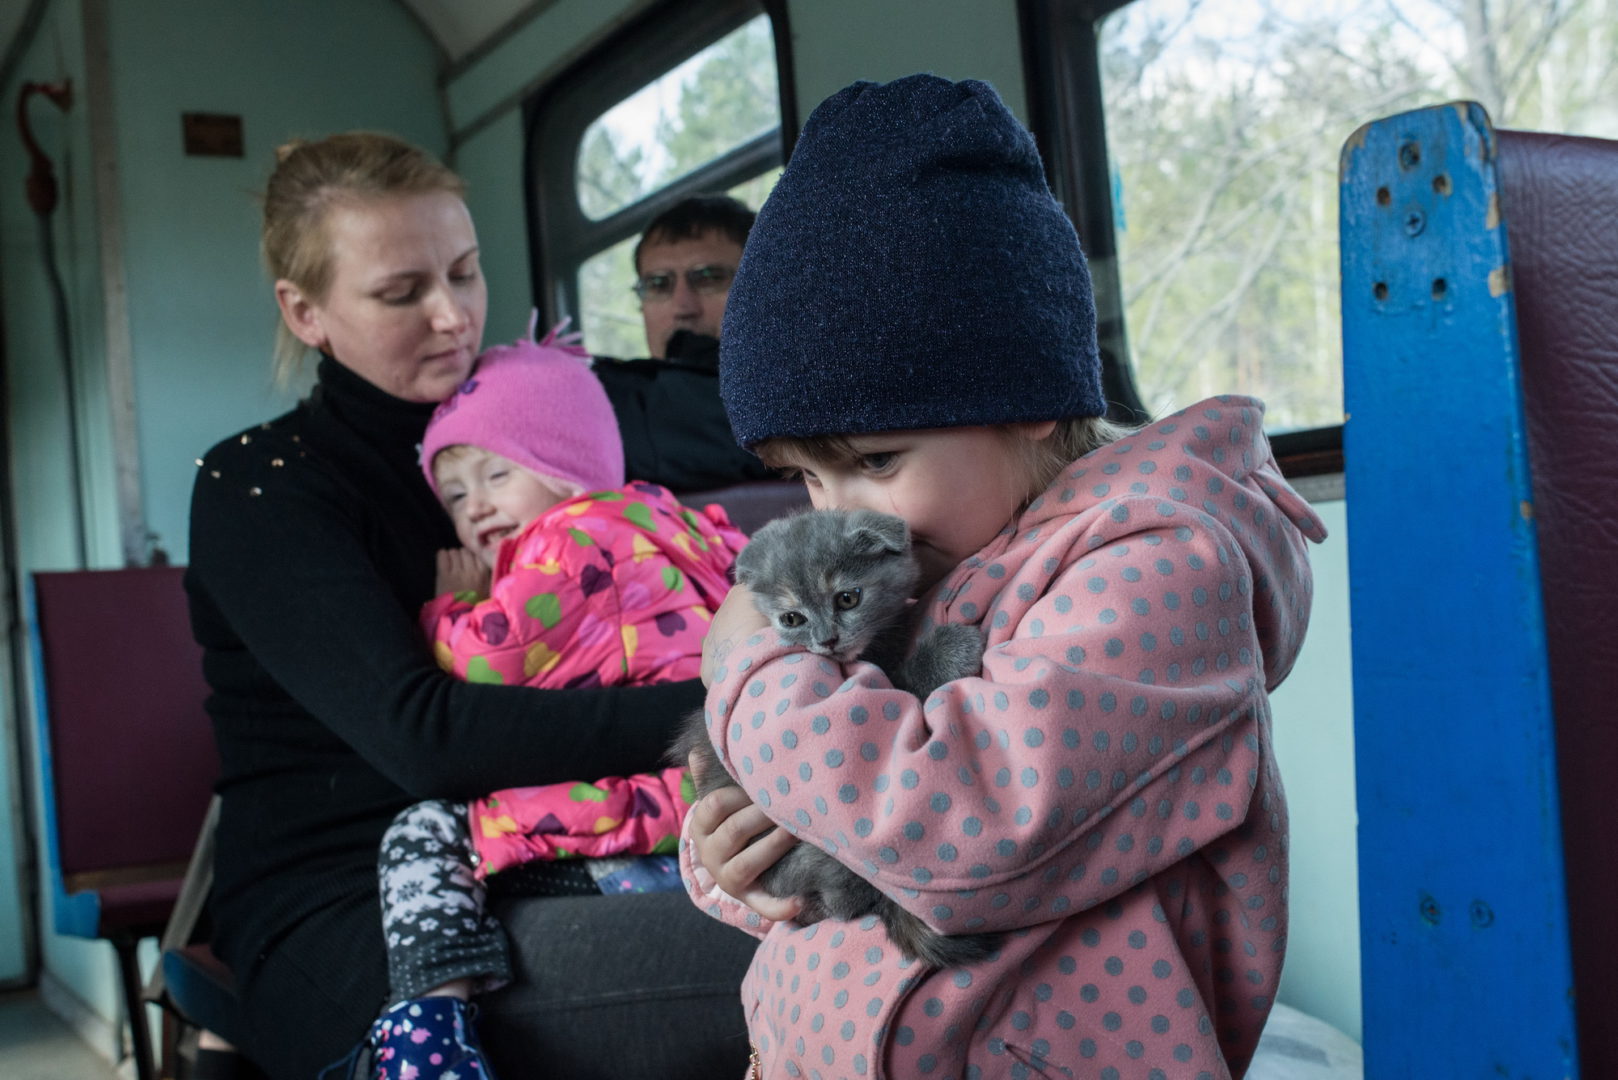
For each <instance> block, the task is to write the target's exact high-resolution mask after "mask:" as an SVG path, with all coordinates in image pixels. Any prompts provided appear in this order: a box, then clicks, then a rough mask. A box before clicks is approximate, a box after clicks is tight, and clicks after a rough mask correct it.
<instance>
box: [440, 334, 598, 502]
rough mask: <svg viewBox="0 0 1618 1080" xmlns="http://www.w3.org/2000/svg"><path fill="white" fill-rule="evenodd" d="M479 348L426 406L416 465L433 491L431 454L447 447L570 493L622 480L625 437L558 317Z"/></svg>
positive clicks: (580, 349) (587, 356)
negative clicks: (539, 330)
mask: <svg viewBox="0 0 1618 1080" xmlns="http://www.w3.org/2000/svg"><path fill="white" fill-rule="evenodd" d="M538 319H539V313H538V312H535V313H534V320H533V321H531V322H530V323H529V325H528V339H527V340H525V341H517V342H513V343H512V344H510V345H497V346H494V347H493V348H489V349H485V350H484V351H483V353H482V354H481V355H480V356H479V357H478V361H477V365H476V366H475V367H474V368H473V369H472V375H471V377H470V378H468V379H467V380H466V381H465V382H464V383H462V384H461V385H460V387H459V388H458V389H457V390H456V391H455V393H454V394H452V395H451V396H450V397H449V398H448V399H447V400H445V401H444V403H443V404H441V405H439V406H438V408H437V409H436V410H435V411H434V412H433V418H432V419H431V420H430V421H428V424H427V433H426V434H425V435H424V436H423V437H422V440H421V470H422V472H424V473H426V474H427V483H429V484H431V485H432V489H433V492H434V494H436V493H437V492H438V481H437V480H435V479H434V477H433V458H434V457H436V456H437V455H438V452H439V451H440V450H443V449H444V448H445V447H449V446H460V445H467V446H475V447H477V448H479V449H480V450H487V451H489V452H490V453H495V454H499V455H500V456H501V457H503V458H508V459H510V460H511V461H514V462H516V463H517V464H518V465H521V466H522V467H523V468H525V469H528V470H529V471H530V472H534V473H538V474H539V475H540V476H542V477H546V478H548V479H550V480H554V481H560V482H561V484H562V485H563V486H564V487H566V488H569V489H571V490H570V491H569V494H579V493H581V492H586V491H604V490H608V489H611V488H616V487H620V486H622V484H623V483H624V444H623V439H622V438H621V437H620V435H619V432H618V420H617V418H616V417H615V416H614V415H613V411H612V404H611V402H609V401H608V400H607V392H606V391H605V390H603V389H602V388H601V382H600V380H599V379H597V378H596V377H595V373H594V372H592V371H591V370H590V363H591V360H590V354H589V352H588V351H587V350H585V349H584V347H583V346H581V345H579V344H578V335H577V334H567V335H563V334H562V333H561V331H562V329H563V328H564V327H565V326H567V322H566V321H563V322H562V323H561V324H560V325H558V326H557V327H555V328H554V329H553V330H551V332H550V333H549V334H546V335H545V338H544V340H543V341H535V340H533V337H534V329H535V326H536V324H537V321H538Z"/></svg>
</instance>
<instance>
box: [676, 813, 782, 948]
mask: <svg viewBox="0 0 1618 1080" xmlns="http://www.w3.org/2000/svg"><path fill="white" fill-rule="evenodd" d="M686 827H687V828H688V829H689V830H690V832H691V846H692V848H693V850H694V853H695V855H696V858H697V862H699V863H701V864H702V867H703V869H705V870H707V871H708V873H710V874H712V875H713V879H714V881H716V882H718V883H719V887H720V888H721V889H723V890H725V892H726V893H727V894H729V895H730V896H733V897H735V898H736V899H737V900H740V901H741V902H742V903H744V904H746V905H747V906H748V907H750V908H752V909H753V910H754V911H756V912H758V913H759V914H760V915H762V916H763V917H764V918H766V919H770V920H773V921H775V922H781V921H783V920H785V919H790V918H792V917H793V916H795V915H797V914H798V911H799V910H800V909H801V908H802V907H803V901H801V900H800V899H798V898H797V897H795V896H785V897H779V896H771V895H770V894H769V893H767V892H765V891H764V889H763V888H761V887H760V886H759V885H758V884H757V881H758V876H759V875H760V874H762V873H763V872H764V871H766V870H768V869H769V868H770V867H772V866H774V865H775V864H776V863H777V862H778V861H779V860H780V858H781V856H783V855H785V854H786V853H787V852H788V851H790V850H792V847H793V845H794V844H796V843H797V842H798V838H797V837H795V836H793V835H792V834H791V833H789V832H787V831H786V830H785V829H783V828H780V827H779V826H777V825H776V824H775V822H773V821H771V820H770V819H769V817H767V816H766V815H765V813H764V811H762V810H760V809H759V808H758V807H757V806H755V805H754V804H753V800H751V799H749V798H748V797H747V795H746V793H745V792H743V791H742V789H741V788H738V787H725V788H720V789H719V790H718V791H714V792H710V793H709V794H707V795H705V796H703V797H702V798H701V799H698V800H697V804H696V805H695V806H693V807H692V808H691V816H690V818H689V820H688V821H687V824H686ZM760 833H764V834H765V835H763V836H759V834H760ZM755 836H758V837H759V839H758V842H757V843H754V842H753V837H755Z"/></svg>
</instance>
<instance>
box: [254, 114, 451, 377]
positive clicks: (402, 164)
mask: <svg viewBox="0 0 1618 1080" xmlns="http://www.w3.org/2000/svg"><path fill="white" fill-rule="evenodd" d="M440 191H445V192H449V193H450V194H453V195H456V196H464V195H465V193H466V183H465V181H463V180H462V179H461V178H460V177H459V176H457V175H456V174H455V173H454V171H453V170H451V169H450V168H449V167H448V166H446V165H444V164H443V163H442V162H440V161H439V160H438V159H437V158H435V157H433V156H432V155H431V154H429V153H427V151H425V150H423V149H421V148H420V147H418V146H413V145H411V144H410V143H407V142H405V141H404V140H403V139H398V138H395V137H394V136H392V135H384V134H381V133H379V132H372V131H349V132H344V133H342V134H340V135H330V136H327V137H326V138H324V139H319V140H316V141H314V142H305V141H303V140H302V139H294V140H292V141H291V142H288V143H284V144H282V145H281V146H280V147H278V148H277V149H276V151H275V171H274V172H272V173H271V174H270V179H269V183H268V184H266V185H265V188H264V224H263V230H262V233H261V249H262V251H263V255H264V265H265V267H266V268H267V269H268V270H269V272H270V276H271V277H272V278H275V279H277V280H279V279H281V278H285V279H286V280H287V281H290V282H292V284H294V285H296V286H297V287H298V289H299V290H300V291H302V292H303V294H304V295H305V296H306V297H308V298H310V299H312V300H315V301H317V302H318V301H323V300H324V299H325V298H326V292H327V290H328V289H329V288H330V287H331V277H332V251H331V239H330V237H329V236H328V235H327V231H326V222H327V217H328V212H329V211H330V210H331V208H332V207H333V206H337V205H341V204H353V203H363V202H366V201H369V200H372V199H379V198H384V197H387V196H390V195H426V194H431V193H434V192H440ZM307 352H308V347H307V346H305V345H304V343H303V342H301V341H299V340H298V338H297V337H296V335H294V334H293V333H292V330H291V328H289V327H288V326H287V325H286V321H285V320H282V322H281V324H280V327H279V328H278V329H277V331H276V337H275V379H276V382H277V383H279V384H281V385H283V386H284V385H286V384H288V383H289V382H290V381H291V380H292V379H293V378H294V377H296V375H297V373H298V368H299V367H300V366H301V365H302V363H303V357H304V354H305V353H307Z"/></svg>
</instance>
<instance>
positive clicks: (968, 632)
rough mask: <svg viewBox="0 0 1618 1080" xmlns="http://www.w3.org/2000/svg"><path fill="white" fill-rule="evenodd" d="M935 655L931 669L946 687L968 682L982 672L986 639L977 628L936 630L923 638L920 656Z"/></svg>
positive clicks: (960, 626) (951, 626) (958, 626)
mask: <svg viewBox="0 0 1618 1080" xmlns="http://www.w3.org/2000/svg"><path fill="white" fill-rule="evenodd" d="M922 649H927V650H928V651H929V652H930V653H932V667H933V669H934V670H935V671H937V672H938V673H939V674H940V675H942V676H943V677H942V678H941V679H940V680H939V682H941V683H946V682H949V681H951V680H952V679H965V678H969V677H971V676H973V675H977V674H979V673H980V672H982V671H983V635H982V633H980V632H979V631H978V628H977V627H975V626H965V625H963V624H961V623H950V624H948V625H945V626H935V627H933V628H932V629H931V630H929V631H928V632H927V634H926V635H925V636H924V637H923V638H922V640H921V644H920V645H919V646H917V650H916V651H917V652H920V651H921V650H922Z"/></svg>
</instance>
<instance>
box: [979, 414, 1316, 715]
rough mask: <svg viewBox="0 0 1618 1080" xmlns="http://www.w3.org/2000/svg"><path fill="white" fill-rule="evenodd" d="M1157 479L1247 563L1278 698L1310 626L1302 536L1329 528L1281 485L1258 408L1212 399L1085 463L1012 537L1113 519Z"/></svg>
mask: <svg viewBox="0 0 1618 1080" xmlns="http://www.w3.org/2000/svg"><path fill="white" fill-rule="evenodd" d="M1161 470H1168V472H1169V475H1170V477H1171V478H1172V481H1173V486H1172V487H1171V488H1170V491H1169V494H1170V495H1172V496H1173V497H1174V498H1176V499H1179V500H1181V501H1182V502H1183V503H1185V504H1189V505H1190V506H1191V507H1193V508H1200V510H1201V513H1202V520H1203V521H1204V522H1205V523H1206V522H1213V523H1216V527H1218V528H1222V529H1223V530H1224V531H1226V532H1228V533H1229V534H1230V537H1231V539H1232V540H1233V541H1234V545H1235V548H1236V550H1238V551H1239V552H1240V553H1241V556H1242V557H1243V558H1245V559H1246V560H1247V565H1248V569H1249V571H1250V572H1249V574H1248V579H1249V580H1250V581H1251V582H1252V583H1253V592H1254V596H1253V619H1254V623H1255V629H1256V631H1257V634H1258V640H1259V645H1260V648H1261V650H1262V653H1263V660H1264V675H1265V688H1266V689H1269V690H1273V689H1275V687H1276V686H1278V685H1279V684H1280V682H1281V680H1282V679H1284V678H1286V676H1287V673H1288V672H1290V671H1291V670H1292V665H1293V663H1294V662H1295V661H1296V660H1297V658H1298V650H1299V648H1300V647H1301V646H1302V644H1303V632H1304V630H1305V628H1306V627H1307V626H1308V625H1309V608H1310V604H1311V601H1312V599H1313V590H1312V588H1311V585H1310V581H1311V579H1310V575H1309V574H1308V573H1306V572H1302V571H1303V568H1304V564H1307V562H1308V555H1307V553H1306V550H1305V545H1304V544H1303V542H1302V540H1301V539H1300V534H1301V536H1302V537H1307V538H1308V539H1310V540H1313V541H1315V542H1316V543H1319V542H1320V541H1322V540H1324V539H1325V538H1326V528H1325V525H1324V524H1322V523H1321V520H1320V517H1319V515H1317V514H1316V513H1315V512H1314V510H1313V509H1312V508H1311V507H1310V506H1309V504H1308V503H1307V502H1305V501H1304V499H1303V497H1302V496H1300V495H1299V494H1298V493H1297V492H1296V491H1294V490H1293V489H1292V486H1291V485H1290V484H1288V483H1287V482H1286V480H1285V479H1284V478H1283V477H1282V475H1281V469H1280V466H1279V465H1278V464H1277V463H1276V460H1275V454H1274V453H1273V452H1272V451H1271V449H1270V441H1269V439H1268V438H1267V437H1265V434H1264V403H1263V402H1262V401H1259V400H1258V399H1257V398H1251V397H1240V396H1235V395H1227V396H1224V397H1217V398H1209V399H1208V400H1206V401H1201V402H1198V403H1197V404H1195V405H1192V406H1190V407H1189V408H1186V409H1183V410H1181V411H1180V412H1177V413H1175V414H1173V415H1172V416H1167V417H1164V418H1163V419H1162V420H1159V421H1157V422H1156V423H1153V424H1149V425H1147V426H1146V427H1143V428H1141V429H1140V430H1139V431H1137V432H1135V433H1134V434H1133V435H1130V436H1128V437H1127V438H1123V439H1120V440H1118V441H1117V442H1116V443H1113V444H1112V445H1110V446H1105V447H1102V448H1101V449H1100V450H1097V451H1094V452H1092V453H1090V454H1087V455H1085V456H1084V457H1083V458H1081V459H1079V460H1078V461H1076V462H1074V464H1073V465H1072V466H1071V467H1069V468H1068V469H1067V470H1065V471H1064V472H1063V473H1062V475H1061V476H1060V477H1058V478H1057V480H1056V482H1055V483H1053V484H1052V485H1051V486H1050V488H1048V489H1047V490H1046V491H1045V493H1044V494H1042V495H1041V496H1039V497H1038V498H1037V499H1035V500H1034V501H1033V502H1032V503H1031V504H1029V507H1028V509H1027V510H1026V511H1025V512H1024V513H1023V515H1022V517H1021V519H1019V521H1018V522H1017V525H1016V530H1015V531H1016V533H1018V534H1023V533H1026V532H1027V531H1028V530H1030V529H1038V528H1041V527H1042V526H1044V525H1047V524H1050V523H1052V522H1060V521H1065V520H1067V519H1068V518H1070V517H1071V516H1072V515H1073V513H1074V512H1075V510H1077V509H1079V508H1081V507H1084V508H1086V509H1087V510H1090V511H1092V512H1093V511H1104V512H1105V511H1111V512H1117V511H1118V509H1119V506H1120V503H1121V501H1122V500H1125V499H1128V498H1131V497H1138V496H1140V495H1143V494H1145V492H1146V490H1147V486H1146V483H1145V478H1146V477H1147V476H1152V479H1153V480H1154V481H1156V482H1158V483H1161V481H1162V479H1163V477H1161V476H1154V475H1152V474H1154V473H1158V472H1160V471H1161ZM1288 522H1290V523H1291V524H1292V525H1293V526H1296V531H1294V530H1293V529H1291V528H1287V527H1286V523H1288ZM1008 535H1010V534H1008ZM1277 583H1280V584H1277Z"/></svg>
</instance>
